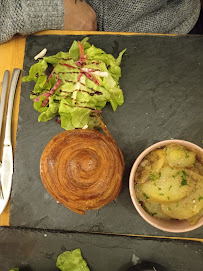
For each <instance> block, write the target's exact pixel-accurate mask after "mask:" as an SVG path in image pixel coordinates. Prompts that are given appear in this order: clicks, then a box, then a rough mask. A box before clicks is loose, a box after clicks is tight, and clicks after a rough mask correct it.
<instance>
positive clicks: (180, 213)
mask: <svg viewBox="0 0 203 271" xmlns="http://www.w3.org/2000/svg"><path fill="white" fill-rule="evenodd" d="M199 176H200V175H199ZM198 178H199V180H198V181H197V183H196V186H195V187H194V189H193V191H192V192H191V193H190V194H189V195H188V196H187V197H186V198H184V199H182V200H181V201H179V202H177V203H171V204H162V205H161V209H162V211H163V212H164V213H165V214H166V215H168V216H170V217H172V218H175V219H189V218H191V217H193V216H194V215H196V214H198V213H199V212H200V210H201V209H202V208H203V177H202V176H200V177H198Z"/></svg>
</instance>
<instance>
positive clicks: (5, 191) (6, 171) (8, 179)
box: [0, 69, 21, 214]
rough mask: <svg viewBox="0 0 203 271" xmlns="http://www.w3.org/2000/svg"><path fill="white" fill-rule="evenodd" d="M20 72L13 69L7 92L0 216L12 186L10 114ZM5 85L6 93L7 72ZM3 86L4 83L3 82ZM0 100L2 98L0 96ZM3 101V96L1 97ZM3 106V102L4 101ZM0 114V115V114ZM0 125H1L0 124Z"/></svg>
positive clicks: (0, 172) (0, 170)
mask: <svg viewBox="0 0 203 271" xmlns="http://www.w3.org/2000/svg"><path fill="white" fill-rule="evenodd" d="M20 72H21V70H20V69H14V70H13V74H12V78H11V85H10V91H9V99H8V107H7V115H6V127H5V137H4V143H3V156H2V163H1V165H0V178H1V197H0V214H1V213H2V212H3V210H4V209H5V207H6V205H7V203H8V200H9V197H10V192H11V186H12V175H13V151H12V143H11V119H12V112H13V102H14V96H15V92H16V87H17V83H18V79H19V75H20ZM5 77H6V79H5V82H6V83H5V85H4V86H3V88H2V91H4V92H6V90H5V89H7V85H8V83H7V80H8V79H7V77H8V72H7V71H6V75H5ZM3 84H4V82H3ZM3 95H6V94H3ZM1 98H2V96H1ZM3 99H4V96H3ZM4 105H5V101H4ZM1 111H2V112H4V109H3V106H2V104H1ZM2 112H1V113H2ZM2 115H3V113H2V114H1V116H0V118H1V119H2V118H3V116H2ZM0 125H1V124H0Z"/></svg>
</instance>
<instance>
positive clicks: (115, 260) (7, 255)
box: [0, 228, 203, 271]
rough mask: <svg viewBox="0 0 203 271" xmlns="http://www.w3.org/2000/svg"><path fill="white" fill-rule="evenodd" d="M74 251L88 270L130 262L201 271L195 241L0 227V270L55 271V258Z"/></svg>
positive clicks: (118, 268)
mask: <svg viewBox="0 0 203 271" xmlns="http://www.w3.org/2000/svg"><path fill="white" fill-rule="evenodd" d="M76 248H80V249H81V252H82V255H83V257H84V259H85V260H86V261H87V264H88V266H89V268H90V270H91V271H104V270H105V271H107V270H108V271H127V269H128V268H129V267H130V266H132V265H133V264H132V259H133V260H134V263H135V262H144V261H150V262H154V263H158V264H160V265H162V266H163V267H165V268H166V269H167V270H168V271H177V270H178V271H191V270H195V271H201V270H202V265H203V246H202V244H201V243H200V242H196V241H190V242H188V241H183V240H170V239H157V238H148V237H147V238H141V237H140V238H138V237H125V236H110V235H102V234H82V233H60V232H51V231H37V230H34V231H33V230H28V229H11V228H10V229H9V228H7V229H3V228H0V270H1V271H8V270H9V269H11V268H13V267H18V268H20V271H56V270H58V269H57V268H56V259H57V257H58V255H60V254H61V253H63V252H64V251H67V250H73V249H76Z"/></svg>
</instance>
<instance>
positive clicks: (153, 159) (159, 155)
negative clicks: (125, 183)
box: [135, 149, 165, 183]
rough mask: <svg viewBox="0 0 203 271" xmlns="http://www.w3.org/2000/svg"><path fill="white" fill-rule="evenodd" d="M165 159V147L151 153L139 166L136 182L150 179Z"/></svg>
mask: <svg viewBox="0 0 203 271" xmlns="http://www.w3.org/2000/svg"><path fill="white" fill-rule="evenodd" d="M164 161H165V152H164V150H163V149H157V150H155V151H152V152H151V153H149V154H148V155H147V156H146V157H145V158H144V159H143V161H142V162H141V163H140V165H139V166H138V169H137V171H136V173H135V182H136V183H144V182H146V181H147V180H148V179H149V176H150V174H151V173H152V172H158V171H159V170H160V169H161V167H162V166H163V164H164Z"/></svg>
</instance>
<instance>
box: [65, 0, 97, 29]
mask: <svg viewBox="0 0 203 271" xmlns="http://www.w3.org/2000/svg"><path fill="white" fill-rule="evenodd" d="M63 2H64V15H65V18H64V29H65V30H87V31H93V30H97V19H96V13H95V11H94V10H93V9H92V8H91V7H90V6H89V5H88V4H87V3H86V2H85V1H84V0H64V1H63Z"/></svg>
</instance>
